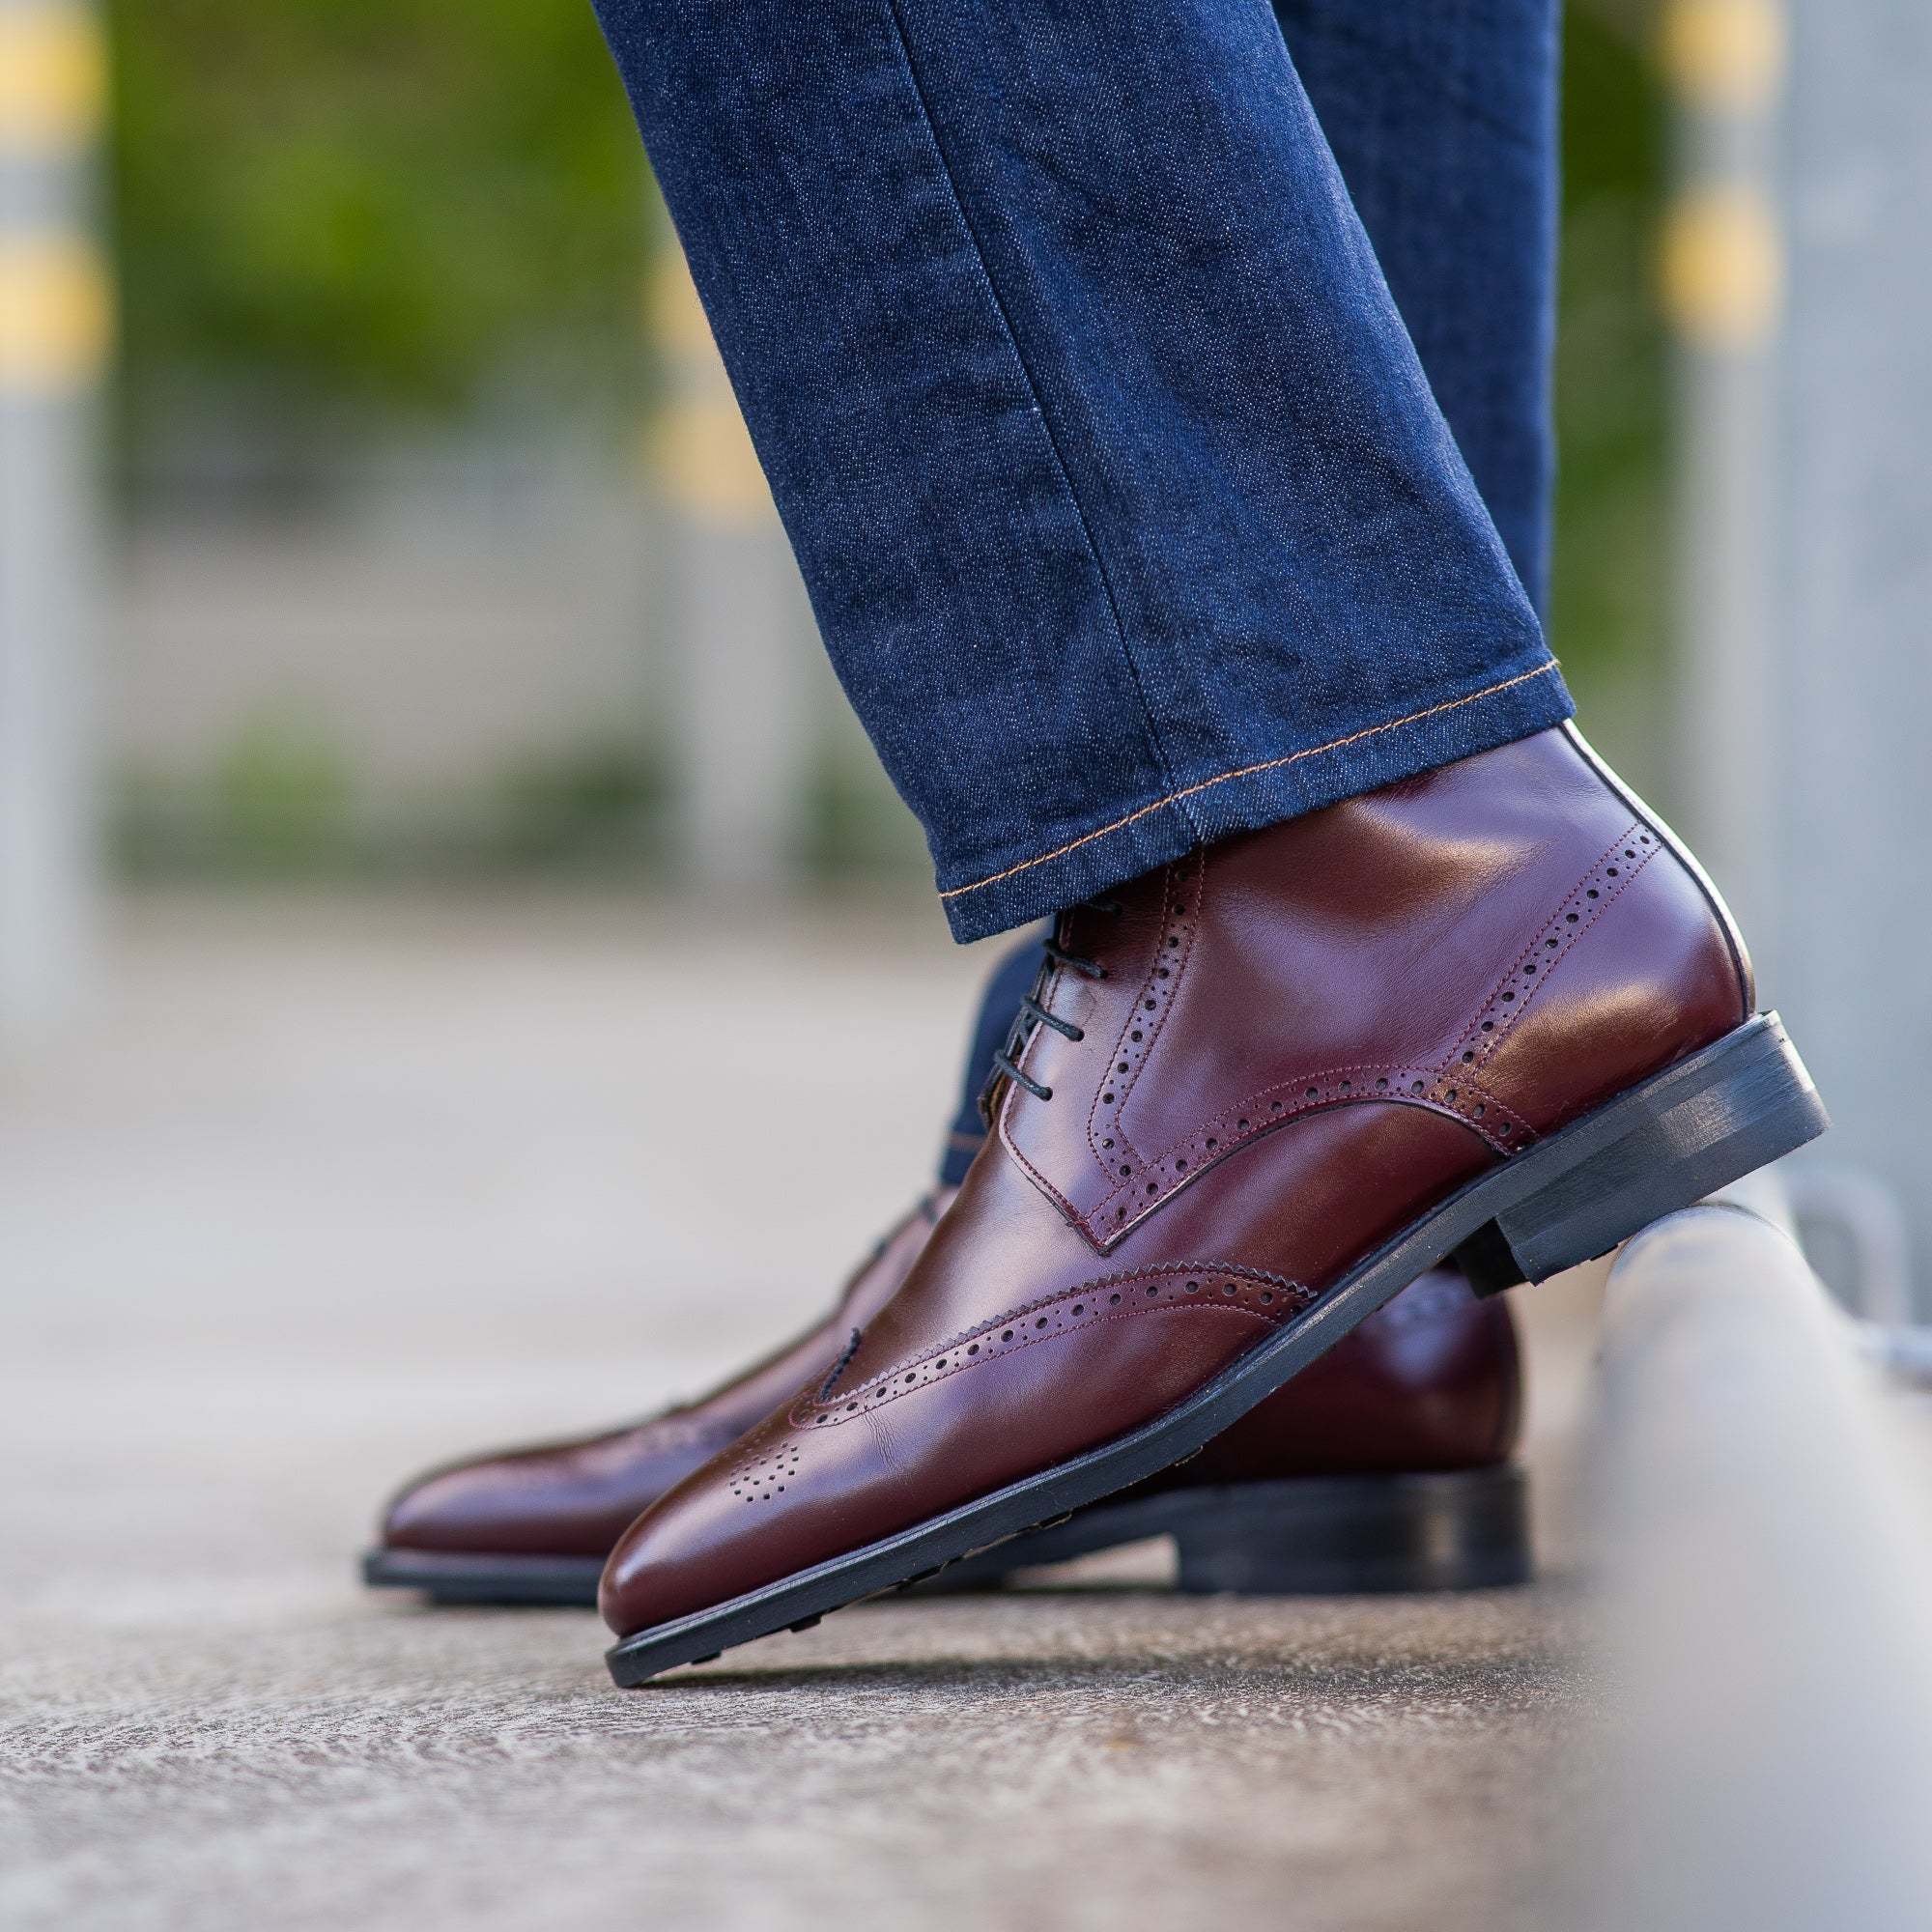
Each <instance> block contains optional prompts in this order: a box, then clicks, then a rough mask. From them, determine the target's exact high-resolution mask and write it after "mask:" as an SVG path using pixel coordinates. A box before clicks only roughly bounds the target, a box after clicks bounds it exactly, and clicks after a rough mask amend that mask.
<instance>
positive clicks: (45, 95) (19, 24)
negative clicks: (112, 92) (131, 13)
mask: <svg viewBox="0 0 1932 1932" xmlns="http://www.w3.org/2000/svg"><path fill="white" fill-rule="evenodd" d="M106 66H107V63H106V57H105V53H104V50H103V47H102V43H101V37H100V30H99V27H98V26H97V25H96V24H95V20H94V15H93V14H91V13H89V12H87V11H86V10H85V9H83V8H80V7H73V6H26V7H7V8H0V152H4V153H8V154H15V155H45V154H60V153H65V152H68V151H70V150H72V149H76V148H84V147H85V146H87V145H88V143H89V142H91V141H92V140H93V139H94V135H95V132H96V130H97V129H98V128H99V125H100V109H101V101H102V99H103V97H104V95H105V92H106Z"/></svg>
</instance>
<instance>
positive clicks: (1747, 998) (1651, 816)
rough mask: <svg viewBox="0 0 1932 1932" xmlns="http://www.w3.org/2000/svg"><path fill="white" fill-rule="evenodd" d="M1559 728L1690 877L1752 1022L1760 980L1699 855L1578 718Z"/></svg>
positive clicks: (1740, 1013) (1743, 1014)
mask: <svg viewBox="0 0 1932 1932" xmlns="http://www.w3.org/2000/svg"><path fill="white" fill-rule="evenodd" d="M1557 728H1558V729H1559V730H1560V731H1561V732H1562V733H1563V735H1564V736H1565V737H1566V738H1568V739H1569V741H1570V743H1571V745H1572V747H1573V748H1574V749H1575V751H1576V752H1577V755H1578V756H1579V757H1580V758H1581V759H1582V760H1583V762H1584V763H1585V764H1587V765H1588V766H1589V767H1590V769H1591V770H1592V771H1593V772H1594V773H1595V774H1596V775H1597V777H1598V779H1599V780H1600V781H1602V783H1603V784H1604V786H1605V788H1606V789H1607V790H1608V791H1610V792H1612V793H1613V794H1614V795H1615V796H1616V797H1617V798H1619V799H1621V800H1622V801H1623V803H1624V804H1625V805H1626V806H1627V807H1628V808H1629V809H1630V810H1631V811H1632V813H1633V814H1634V816H1636V817H1637V818H1640V819H1641V820H1642V821H1643V822H1644V824H1646V825H1647V826H1649V827H1650V829H1651V831H1652V832H1654V833H1655V834H1656V835H1657V837H1658V839H1659V840H1660V841H1661V842H1662V846H1663V848H1664V850H1665V851H1666V852H1667V853H1668V854H1669V855H1670V857H1671V858H1672V859H1674V860H1675V861H1676V862H1677V865H1678V866H1679V867H1680V868H1681V869H1682V870H1683V871H1685V872H1686V873H1688V874H1689V875H1690V880H1691V883H1692V884H1693V885H1695V887H1696V888H1697V892H1698V895H1699V896H1700V897H1701V898H1702V899H1703V901H1704V904H1705V907H1706V909H1707V910H1708V912H1709V913H1710V916H1711V921H1712V923H1713V925H1714V926H1715V928H1716V930H1717V933H1718V936H1719V940H1720V941H1721V942H1722V944H1723V946H1724V949H1725V951H1726V952H1727V954H1728V955H1729V959H1730V965H1731V971H1732V973H1733V975H1734V976H1735V978H1736V980H1737V989H1738V1010H1737V1015H1736V1019H1737V1022H1738V1023H1740V1024H1741V1023H1742V1022H1743V1021H1745V1020H1747V1019H1749V1018H1750V1016H1751V1015H1752V1014H1753V1013H1754V1012H1755V1011H1756V1010H1757V977H1756V975H1755V973H1754V972H1753V971H1752V969H1751V960H1750V951H1749V949H1748V948H1747V946H1746V945H1745V936H1744V934H1743V932H1742V931H1740V930H1739V927H1738V923H1737V919H1736V917H1735V916H1734V915H1733V914H1732V912H1731V909H1730V907H1729V905H1727V904H1726V903H1725V900H1724V895H1723V894H1722V893H1720V892H1719V890H1718V887H1717V884H1716V882H1715V881H1714V880H1713V879H1712V877H1711V875H1710V873H1708V872H1707V871H1705V869H1704V867H1703V866H1702V865H1701V864H1700V863H1699V862H1698V859H1697V855H1696V854H1695V853H1694V852H1692V851H1691V850H1690V846H1689V845H1687V844H1686V843H1685V842H1684V840H1683V839H1682V838H1680V837H1679V836H1678V835H1677V834H1676V833H1675V832H1674V831H1672V829H1671V828H1670V826H1669V824H1668V823H1667V822H1666V821H1665V820H1664V818H1663V817H1662V814H1661V813H1660V812H1658V811H1657V810H1654V809H1653V808H1652V807H1651V806H1650V805H1648V804H1647V803H1646V802H1645V801H1644V800H1643V799H1642V798H1640V797H1639V796H1638V795H1637V794H1636V792H1634V790H1633V789H1632V788H1631V787H1630V786H1629V785H1628V784H1626V783H1625V782H1624V781H1623V779H1622V778H1620V777H1619V776H1618V775H1617V773H1616V772H1615V771H1614V770H1612V768H1611V767H1610V766H1609V764H1607V763H1606V762H1605V759H1604V757H1603V756H1602V754H1601V753H1599V752H1598V751H1597V749H1596V747H1595V746H1593V745H1592V744H1591V743H1590V741H1589V740H1588V739H1587V738H1585V737H1584V736H1583V734H1582V732H1581V731H1579V730H1578V729H1577V724H1576V721H1575V720H1574V719H1571V720H1567V721H1566V722H1565V723H1564V724H1562V725H1559V726H1558V727H1557Z"/></svg>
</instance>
